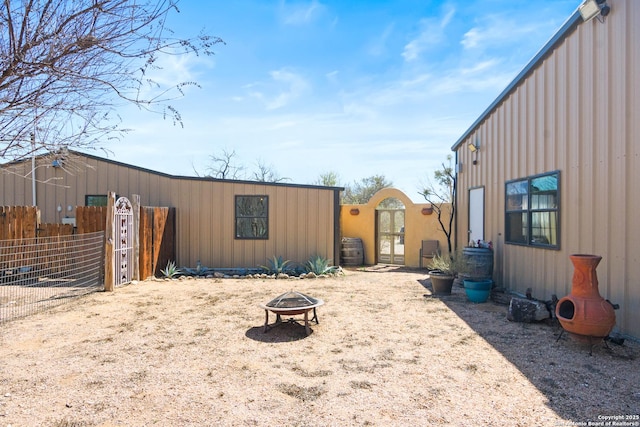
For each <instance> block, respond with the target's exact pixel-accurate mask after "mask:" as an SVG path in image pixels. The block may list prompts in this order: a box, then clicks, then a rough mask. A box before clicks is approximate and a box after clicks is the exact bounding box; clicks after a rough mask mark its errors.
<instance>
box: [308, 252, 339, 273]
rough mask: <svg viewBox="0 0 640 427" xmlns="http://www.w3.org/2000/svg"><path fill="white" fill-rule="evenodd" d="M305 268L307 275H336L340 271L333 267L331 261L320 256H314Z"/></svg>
mask: <svg viewBox="0 0 640 427" xmlns="http://www.w3.org/2000/svg"><path fill="white" fill-rule="evenodd" d="M304 267H305V270H306V272H307V273H314V274H335V273H336V272H337V271H338V267H336V266H334V265H331V260H330V259H326V258H323V257H321V256H320V255H314V256H312V257H311V258H310V259H309V261H307V263H306V264H305V266H304Z"/></svg>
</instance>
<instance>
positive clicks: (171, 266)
mask: <svg viewBox="0 0 640 427" xmlns="http://www.w3.org/2000/svg"><path fill="white" fill-rule="evenodd" d="M160 273H162V275H163V276H164V277H166V278H167V279H173V278H174V277H176V276H177V275H178V274H181V273H182V272H181V271H180V269H179V268H177V267H176V263H175V262H173V261H169V262H167V267H166V268H165V269H164V270H160Z"/></svg>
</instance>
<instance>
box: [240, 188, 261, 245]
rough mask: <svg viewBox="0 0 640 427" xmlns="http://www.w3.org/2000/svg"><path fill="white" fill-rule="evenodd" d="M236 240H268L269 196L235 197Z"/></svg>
mask: <svg viewBox="0 0 640 427" xmlns="http://www.w3.org/2000/svg"><path fill="white" fill-rule="evenodd" d="M235 217H236V239H268V238H269V196H236V215H235Z"/></svg>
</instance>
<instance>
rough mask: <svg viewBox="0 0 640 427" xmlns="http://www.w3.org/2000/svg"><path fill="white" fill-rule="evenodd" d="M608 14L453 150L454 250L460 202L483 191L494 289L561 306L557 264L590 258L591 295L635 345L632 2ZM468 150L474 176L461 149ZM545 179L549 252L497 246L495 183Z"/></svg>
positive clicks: (638, 148) (638, 282)
mask: <svg viewBox="0 0 640 427" xmlns="http://www.w3.org/2000/svg"><path fill="white" fill-rule="evenodd" d="M609 4H610V5H611V13H610V14H609V16H607V18H606V20H605V22H604V23H601V22H599V21H598V20H595V19H594V20H592V21H590V22H587V23H580V24H579V25H578V27H577V29H576V30H575V31H574V32H572V33H571V34H569V35H568V37H567V38H566V39H565V40H564V41H563V42H562V43H561V44H560V45H559V46H558V47H557V48H556V49H555V50H554V51H553V52H552V53H551V54H550V55H549V56H548V57H547V58H546V59H544V60H543V61H542V63H541V64H540V65H539V66H538V67H537V68H535V69H534V70H533V71H532V72H531V74H530V75H529V76H527V77H526V78H524V79H523V80H522V81H521V82H520V83H519V84H518V85H517V86H516V87H515V88H514V90H513V91H512V92H511V93H510V94H509V95H508V96H507V97H506V98H505V99H504V100H503V102H502V103H500V104H499V105H497V106H496V108H495V109H494V110H493V112H492V113H491V114H490V115H489V116H488V117H487V118H486V119H485V120H484V122H482V123H480V124H479V126H477V128H476V129H475V130H474V131H473V133H472V134H470V135H469V137H468V139H467V141H465V142H464V143H462V144H460V145H459V147H458V149H457V155H458V161H459V162H460V163H462V164H463V172H462V173H460V174H459V175H458V192H459V195H458V201H459V207H460V210H459V216H458V225H457V227H458V235H459V236H461V237H460V239H459V240H458V242H457V243H458V245H459V246H460V245H464V244H466V242H465V241H464V238H465V236H466V233H465V231H466V230H467V229H468V217H467V215H468V213H467V206H468V190H469V189H470V188H473V187H477V186H484V187H485V209H486V213H485V238H486V239H488V240H493V241H494V242H495V247H496V251H495V256H496V260H495V279H496V280H497V282H498V284H499V285H504V286H506V287H508V288H510V289H512V290H515V291H518V292H522V293H523V292H524V291H525V290H526V289H527V288H532V290H533V294H534V296H535V297H537V298H540V299H550V298H551V295H552V294H555V295H557V296H558V297H562V296H564V295H565V294H567V293H569V292H570V290H571V276H572V273H573V267H572V265H571V263H570V260H569V255H570V254H572V253H593V254H597V255H601V256H602V257H603V260H602V262H601V264H600V266H599V267H598V270H597V272H598V277H599V279H600V292H601V294H602V295H603V296H604V297H605V298H607V299H609V300H611V301H612V302H614V303H619V304H620V305H621V309H620V310H618V311H617V312H616V314H617V327H618V328H619V329H620V330H621V331H622V332H623V333H627V334H630V335H633V336H635V337H640V260H639V259H638V258H639V257H638V253H639V252H640V249H639V245H638V242H640V226H639V225H638V221H637V219H636V216H637V212H638V211H640V191H639V190H638V187H637V183H638V182H640V138H639V137H638V135H639V134H640V124H639V123H640V83H639V82H640V54H639V52H640V29H639V27H640V26H639V25H638V22H640V2H638V1H636V0H610V1H609ZM476 138H477V140H478V141H480V144H481V145H480V146H481V148H480V151H479V152H478V154H477V160H478V164H477V165H475V166H474V165H473V164H472V161H473V159H474V158H476V155H474V154H472V153H471V152H470V151H469V150H468V149H467V143H468V142H470V141H474V140H476ZM554 170H559V171H560V196H561V198H560V215H561V217H560V224H561V230H560V231H561V234H560V250H559V251H556V250H548V249H540V248H532V247H521V246H516V245H507V244H505V243H504V236H503V233H504V229H505V224H504V217H505V213H504V209H505V200H504V191H505V183H506V181H509V180H511V179H519V178H526V177H528V176H531V175H536V174H540V173H546V172H551V171H554Z"/></svg>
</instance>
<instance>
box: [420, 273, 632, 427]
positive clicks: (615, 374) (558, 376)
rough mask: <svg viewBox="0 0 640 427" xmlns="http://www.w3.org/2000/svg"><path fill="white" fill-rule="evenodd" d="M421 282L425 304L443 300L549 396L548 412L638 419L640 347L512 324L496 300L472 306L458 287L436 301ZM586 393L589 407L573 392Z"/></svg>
mask: <svg viewBox="0 0 640 427" xmlns="http://www.w3.org/2000/svg"><path fill="white" fill-rule="evenodd" d="M419 282H420V284H421V285H422V286H424V288H425V289H426V290H428V291H429V293H427V294H425V295H424V297H425V298H437V299H439V300H441V301H442V302H443V303H444V304H445V305H447V307H448V308H449V309H450V310H452V311H453V312H454V313H455V314H456V315H457V316H458V317H460V318H461V319H462V320H464V321H465V322H466V323H467V325H469V326H470V327H471V328H472V329H473V330H474V331H475V332H476V333H477V334H478V335H479V336H480V337H482V338H483V339H484V340H485V341H486V342H488V343H489V344H490V345H491V346H492V347H493V348H495V349H496V350H497V351H499V352H500V353H501V354H502V355H503V356H504V357H505V358H506V359H507V360H509V361H510V362H511V363H512V364H513V365H514V366H515V367H517V368H518V369H519V370H520V372H522V373H523V374H524V375H525V376H526V377H527V379H528V380H529V381H530V382H531V383H532V384H533V385H534V386H535V387H536V388H537V389H538V390H539V391H540V392H542V393H543V394H544V395H545V396H546V398H547V399H548V403H547V404H548V406H549V407H550V408H551V409H553V410H554V411H555V412H556V413H557V414H558V415H559V416H561V417H563V418H565V419H567V420H571V421H572V422H574V423H585V424H584V425H587V424H588V423H589V422H600V421H602V418H600V417H602V416H632V417H633V416H636V417H637V416H638V414H639V412H640V392H639V390H638V386H637V384H636V383H635V380H634V378H635V379H637V376H636V375H633V378H630V377H629V373H630V372H638V371H639V370H640V347H639V346H638V344H637V343H635V342H629V341H627V342H625V343H623V344H622V345H616V344H613V343H608V342H606V341H603V340H598V341H597V342H594V343H589V342H585V341H582V340H578V339H576V338H575V337H572V336H571V335H570V334H568V333H562V327H561V326H560V324H559V323H558V321H557V320H556V319H549V320H546V321H543V322H539V323H516V322H510V321H509V320H507V312H508V305H505V304H498V303H496V302H494V301H491V300H490V301H488V302H486V303H480V304H476V303H472V302H469V301H468V300H467V298H466V295H465V292H464V288H463V287H461V286H460V285H458V284H454V286H453V289H452V293H451V295H444V296H434V295H433V294H432V287H431V281H430V280H429V279H428V278H427V279H425V280H419ZM584 388H588V390H589V393H588V395H589V398H588V401H584V400H583V399H579V398H576V397H575V392H573V390H578V389H583V390H584ZM582 395H583V396H584V393H583V394H582ZM636 421H637V420H636ZM572 425H573V424H572ZM576 425H582V424H576Z"/></svg>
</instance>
